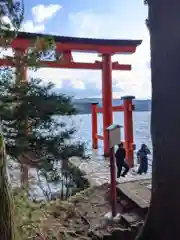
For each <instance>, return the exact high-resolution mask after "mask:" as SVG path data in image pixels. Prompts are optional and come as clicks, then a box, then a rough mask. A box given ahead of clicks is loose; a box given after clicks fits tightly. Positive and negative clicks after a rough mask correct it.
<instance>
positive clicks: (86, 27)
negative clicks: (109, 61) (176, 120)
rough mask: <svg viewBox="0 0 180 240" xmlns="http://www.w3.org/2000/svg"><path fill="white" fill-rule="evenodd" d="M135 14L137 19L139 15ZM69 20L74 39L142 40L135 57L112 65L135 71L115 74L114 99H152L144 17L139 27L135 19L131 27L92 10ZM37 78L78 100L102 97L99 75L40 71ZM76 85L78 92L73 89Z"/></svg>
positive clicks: (81, 56) (121, 57)
mask: <svg viewBox="0 0 180 240" xmlns="http://www.w3.org/2000/svg"><path fill="white" fill-rule="evenodd" d="M129 1H130V0H129ZM142 7H143V2H142ZM134 14H135V16H136V14H138V12H135V13H134ZM68 19H69V26H68V27H69V29H70V32H71V35H73V36H78V37H94V38H99V37H100V38H116V39H125V38H126V39H143V43H142V45H141V46H140V47H138V48H137V52H136V53H135V54H133V55H115V56H113V61H119V63H122V64H126V63H130V64H132V71H128V72H127V71H126V72H125V71H113V90H114V91H113V95H114V97H121V96H122V95H135V96H136V97H137V98H149V97H150V96H151V83H150V69H149V67H148V65H147V62H149V59H150V51H149V33H148V31H147V29H146V26H145V24H144V19H145V16H144V15H143V16H142V19H140V23H137V22H136V20H135V19H132V21H131V22H130V23H128V26H126V25H125V24H126V22H127V19H124V21H123V22H121V20H122V19H120V18H119V17H118V16H114V15H112V14H111V15H110V14H109V15H104V14H95V13H93V12H92V11H90V10H88V11H83V12H78V13H71V14H69V18H68ZM125 26H126V27H125ZM129 26H131V28H129ZM57 34H58V33H57ZM73 58H74V60H75V61H81V62H83V61H88V62H93V61H95V60H97V59H99V58H98V57H97V55H95V54H86V53H83V54H82V53H76V54H73ZM35 75H36V76H38V77H42V78H43V79H44V80H45V81H47V80H52V81H53V82H54V83H56V84H57V87H59V88H62V89H66V92H67V91H68V92H69V94H71V93H73V94H75V95H76V96H86V97H90V96H95V95H96V96H97V95H101V86H102V80H101V77H102V76H101V72H100V71H93V70H92V71H89V70H87V71H85V70H70V69H66V70H63V69H61V70H60V69H53V70H51V69H40V70H38V71H37V73H35ZM74 85H75V86H76V89H74V88H75V86H74ZM67 86H68V89H67ZM77 86H79V89H77Z"/></svg>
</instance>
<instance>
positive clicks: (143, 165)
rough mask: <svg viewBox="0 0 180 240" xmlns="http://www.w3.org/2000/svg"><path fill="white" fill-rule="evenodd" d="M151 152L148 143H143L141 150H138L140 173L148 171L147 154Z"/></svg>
mask: <svg viewBox="0 0 180 240" xmlns="http://www.w3.org/2000/svg"><path fill="white" fill-rule="evenodd" d="M148 154H151V152H150V150H149V148H148V147H147V146H146V144H142V145H141V148H140V150H139V151H138V152H137V159H138V162H139V163H140V165H139V169H138V172H137V173H138V174H142V173H147V171H148V157H147V155H148Z"/></svg>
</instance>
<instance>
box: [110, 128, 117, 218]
mask: <svg viewBox="0 0 180 240" xmlns="http://www.w3.org/2000/svg"><path fill="white" fill-rule="evenodd" d="M108 139H109V132H108ZM109 157H110V173H111V183H110V187H111V206H112V217H115V216H116V214H117V207H116V168H115V158H114V147H111V148H110V151H109Z"/></svg>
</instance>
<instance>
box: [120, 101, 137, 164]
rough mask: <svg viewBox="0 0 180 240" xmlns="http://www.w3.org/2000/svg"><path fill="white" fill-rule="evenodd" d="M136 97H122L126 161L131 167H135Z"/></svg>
mask: <svg viewBox="0 0 180 240" xmlns="http://www.w3.org/2000/svg"><path fill="white" fill-rule="evenodd" d="M134 98H135V97H133V96H125V97H122V98H121V99H123V105H124V140H125V149H126V159H127V162H128V164H129V166H130V167H133V165H134V148H133V141H134V139H133V114H132V112H133V104H132V100H133V99H134Z"/></svg>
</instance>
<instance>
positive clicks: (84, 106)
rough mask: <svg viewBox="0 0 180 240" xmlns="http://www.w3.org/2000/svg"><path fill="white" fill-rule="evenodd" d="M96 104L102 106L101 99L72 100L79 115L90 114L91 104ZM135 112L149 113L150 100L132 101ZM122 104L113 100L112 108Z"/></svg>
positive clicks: (120, 101)
mask: <svg viewBox="0 0 180 240" xmlns="http://www.w3.org/2000/svg"><path fill="white" fill-rule="evenodd" d="M93 102H96V103H98V104H99V106H102V99H100V98H83V99H74V100H73V103H74V106H75V108H76V109H77V111H78V113H80V114H90V113H91V103H93ZM133 102H134V105H135V111H136V112H149V111H151V100H149V99H148V100H134V101H133ZM121 104H122V100H120V99H113V106H119V105H121Z"/></svg>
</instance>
